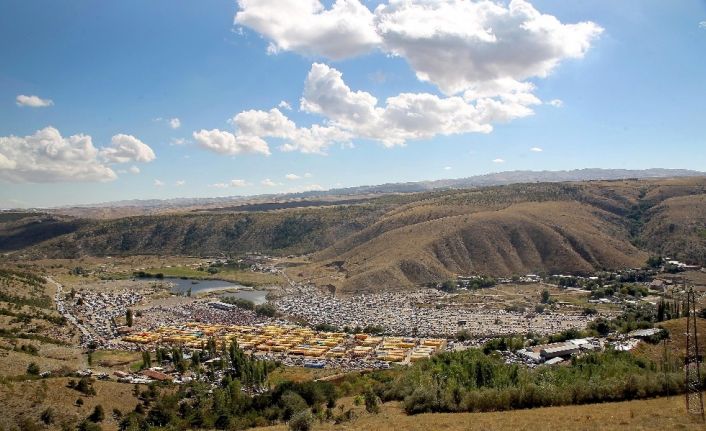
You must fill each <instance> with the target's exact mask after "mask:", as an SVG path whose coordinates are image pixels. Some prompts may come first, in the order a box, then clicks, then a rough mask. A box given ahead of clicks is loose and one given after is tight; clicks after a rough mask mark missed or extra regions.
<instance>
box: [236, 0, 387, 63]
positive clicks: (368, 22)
mask: <svg viewBox="0 0 706 431" xmlns="http://www.w3.org/2000/svg"><path fill="white" fill-rule="evenodd" d="M238 6H239V7H240V10H239V11H238V13H237V14H236V15H235V22H236V23H237V24H240V25H242V26H246V27H249V28H251V29H253V30H255V31H256V32H258V33H260V34H262V35H263V36H265V37H267V38H268V39H269V40H270V41H271V42H270V45H269V47H268V52H269V53H271V54H273V53H277V52H279V51H297V52H299V53H302V54H304V55H323V56H325V57H328V58H332V59H342V58H346V57H351V56H355V55H359V54H363V53H365V52H368V51H370V50H371V49H372V48H373V47H375V46H377V45H378V44H379V43H380V37H379V36H378V34H377V32H376V30H375V25H374V16H373V13H372V12H371V11H370V10H369V9H368V8H367V7H365V6H364V5H362V4H361V3H360V1H358V0H336V1H335V2H334V3H333V5H332V7H331V8H330V9H326V8H325V7H324V5H323V4H321V2H320V1H318V0H284V1H283V0H238Z"/></svg>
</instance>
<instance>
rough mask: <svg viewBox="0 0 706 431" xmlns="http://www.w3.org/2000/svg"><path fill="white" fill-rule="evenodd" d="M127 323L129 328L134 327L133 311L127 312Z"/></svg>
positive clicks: (128, 310)
mask: <svg viewBox="0 0 706 431" xmlns="http://www.w3.org/2000/svg"><path fill="white" fill-rule="evenodd" d="M125 322H126V323H127V326H130V327H132V324H133V317H132V310H130V309H129V308H128V309H127V311H126V312H125Z"/></svg>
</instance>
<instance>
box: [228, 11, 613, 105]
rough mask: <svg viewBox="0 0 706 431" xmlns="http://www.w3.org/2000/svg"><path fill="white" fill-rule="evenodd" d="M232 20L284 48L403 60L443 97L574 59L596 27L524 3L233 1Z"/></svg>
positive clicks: (500, 86)
mask: <svg viewBox="0 0 706 431" xmlns="http://www.w3.org/2000/svg"><path fill="white" fill-rule="evenodd" d="M238 5H239V7H240V10H239V11H238V12H237V14H236V17H235V21H236V22H237V23H238V24H240V25H243V26H246V27H249V28H251V29H253V30H255V31H256V32H258V33H260V34H261V35H263V36H265V37H266V38H267V39H269V40H270V41H271V43H270V47H269V48H268V51H269V52H270V53H276V52H278V51H281V50H290V51H296V52H299V53H303V54H305V55H314V56H324V57H327V58H331V59H334V60H336V59H341V58H345V57H351V56H355V55H360V54H363V53H366V52H370V51H372V50H373V49H379V50H381V51H383V52H385V53H388V54H390V55H393V56H399V57H402V58H404V59H405V60H406V61H407V62H408V63H409V64H410V66H411V67H412V69H413V70H414V71H415V73H416V75H417V77H418V79H420V80H422V81H428V82H431V83H433V84H434V85H436V86H437V87H439V89H441V90H442V91H443V92H444V93H446V94H447V95H452V94H457V93H460V92H463V91H466V90H472V91H474V92H487V90H486V87H495V88H496V89H497V91H498V92H497V93H496V94H492V95H491V96H496V95H500V94H502V92H503V91H505V90H507V86H508V85H510V86H512V85H514V84H513V83H517V82H521V81H525V80H526V79H529V78H532V77H546V76H547V75H548V74H549V73H550V72H551V71H552V70H553V69H554V68H555V67H556V66H557V65H558V64H559V63H560V62H561V61H562V60H565V59H569V58H581V57H583V56H584V55H585V53H586V51H587V50H588V49H589V48H590V46H591V43H592V42H593V41H594V40H595V38H596V37H597V36H598V35H600V34H601V32H602V30H603V29H602V28H601V27H600V26H598V25H597V24H595V23H592V22H579V23H575V24H564V23H562V22H560V21H559V20H558V19H557V18H556V17H554V16H552V15H548V14H542V13H540V12H539V11H538V10H537V9H535V8H534V6H532V4H531V3H529V2H528V1H525V0H512V1H510V2H509V4H508V5H507V6H505V5H504V4H502V3H500V2H496V1H491V0H480V1H467V0H438V1H429V0H388V1H387V2H383V3H382V4H380V5H379V6H377V7H376V8H375V10H374V11H371V10H370V9H368V8H367V7H366V6H365V5H364V4H363V3H361V1H360V0H337V1H335V2H334V4H333V6H332V7H331V8H330V9H326V8H325V7H324V6H323V5H322V4H321V2H319V1H318V0H241V1H239V2H238Z"/></svg>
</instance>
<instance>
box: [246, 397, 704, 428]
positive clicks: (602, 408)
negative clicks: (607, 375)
mask: <svg viewBox="0 0 706 431" xmlns="http://www.w3.org/2000/svg"><path fill="white" fill-rule="evenodd" d="M359 414H360V416H359V417H358V418H356V419H354V420H353V421H351V422H348V423H343V424H339V425H333V424H328V423H327V424H322V425H317V426H315V427H314V429H315V430H321V431H328V430H336V431H348V430H351V431H352V430H367V431H396V430H408V431H430V430H446V431H467V430H511V431H521V430H527V431H532V430H537V429H542V430H557V431H559V430H562V431H563V430H616V429H622V430H703V429H704V424H703V423H699V422H697V421H695V420H694V419H692V418H690V417H687V416H686V414H685V408H684V397H683V396H677V397H665V398H656V399H651V400H641V401H625V402H619V403H605V404H587V405H582V406H566V407H545V408H538V409H529V410H513V411H507V412H491V413H428V414H420V415H414V416H408V415H406V414H405V413H404V411H403V410H402V408H401V406H400V405H399V404H398V403H387V404H384V405H383V406H382V409H381V412H380V413H379V414H377V415H369V414H366V413H364V410H363V409H362V408H360V409H359ZM255 429H256V430H259V431H285V430H287V429H288V428H287V427H286V426H284V425H279V426H273V427H264V428H255Z"/></svg>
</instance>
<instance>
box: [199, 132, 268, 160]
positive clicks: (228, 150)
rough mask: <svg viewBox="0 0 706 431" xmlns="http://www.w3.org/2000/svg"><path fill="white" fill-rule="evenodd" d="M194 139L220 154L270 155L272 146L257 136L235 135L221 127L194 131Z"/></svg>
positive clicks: (202, 145)
mask: <svg viewBox="0 0 706 431" xmlns="http://www.w3.org/2000/svg"><path fill="white" fill-rule="evenodd" d="M193 137H194V140H195V141H196V142H197V143H198V144H199V145H200V146H201V147H202V148H205V149H207V150H210V151H214V152H216V153H219V154H228V155H236V154H264V155H267V156H269V155H270V147H269V145H267V142H265V141H264V140H263V139H261V138H259V137H257V136H243V135H237V136H236V135H234V134H233V133H230V132H227V131H222V130H219V129H213V130H203V129H202V130H200V131H198V132H194V134H193Z"/></svg>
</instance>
